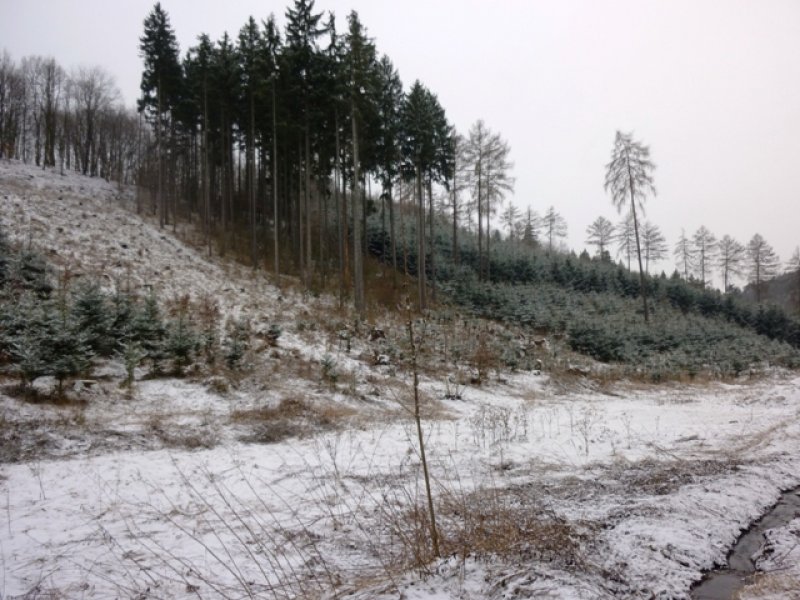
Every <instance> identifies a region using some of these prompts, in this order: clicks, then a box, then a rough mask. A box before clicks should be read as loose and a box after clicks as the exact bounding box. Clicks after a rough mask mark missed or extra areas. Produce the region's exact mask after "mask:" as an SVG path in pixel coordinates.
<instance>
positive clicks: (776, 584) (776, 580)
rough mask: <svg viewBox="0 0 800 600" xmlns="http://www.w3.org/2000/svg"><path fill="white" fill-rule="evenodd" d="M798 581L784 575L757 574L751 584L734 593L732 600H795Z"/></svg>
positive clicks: (798, 586)
mask: <svg viewBox="0 0 800 600" xmlns="http://www.w3.org/2000/svg"><path fill="white" fill-rule="evenodd" d="M799 590H800V579H798V578H797V577H796V576H794V575H789V574H784V573H757V574H756V575H754V576H753V582H752V583H749V584H748V585H746V586H745V587H743V588H742V589H741V590H739V591H738V592H736V594H735V595H734V596H733V600H760V599H763V600H770V599H772V598H787V599H789V598H797V597H798V594H800V591H799Z"/></svg>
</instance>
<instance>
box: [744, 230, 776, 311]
mask: <svg viewBox="0 0 800 600" xmlns="http://www.w3.org/2000/svg"><path fill="white" fill-rule="evenodd" d="M747 262H748V267H749V273H750V283H752V284H753V287H754V288H755V290H756V301H758V302H761V293H762V288H763V287H764V282H765V281H766V280H767V279H770V278H772V277H774V276H775V275H776V274H777V272H778V265H779V264H780V259H779V258H778V255H777V254H775V250H773V249H772V246H770V245H769V244H768V243H767V241H766V240H765V239H764V238H763V237H761V235H759V234H758V233H757V234H755V235H754V236H753V237H752V239H751V240H750V241H749V242H748V244H747Z"/></svg>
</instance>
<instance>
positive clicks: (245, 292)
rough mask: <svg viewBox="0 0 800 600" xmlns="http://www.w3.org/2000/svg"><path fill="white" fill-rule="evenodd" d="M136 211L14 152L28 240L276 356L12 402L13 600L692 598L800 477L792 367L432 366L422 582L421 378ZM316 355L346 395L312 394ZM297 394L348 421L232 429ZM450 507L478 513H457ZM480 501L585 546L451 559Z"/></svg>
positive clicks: (114, 195) (1, 206)
mask: <svg viewBox="0 0 800 600" xmlns="http://www.w3.org/2000/svg"><path fill="white" fill-rule="evenodd" d="M59 197H60V200H59V199H58V198H59ZM133 208H134V202H133V197H132V194H131V192H130V191H129V190H124V189H123V190H122V191H120V190H119V189H117V187H116V186H114V185H111V184H108V183H105V182H102V181H98V180H94V179H86V178H82V177H78V176H75V175H67V176H61V175H59V174H57V173H53V172H50V171H42V170H39V169H34V168H31V167H24V166H22V165H19V164H17V163H8V162H3V161H0V216H2V225H3V227H4V228H5V229H6V230H7V231H8V232H9V233H10V235H11V237H12V238H13V239H14V240H16V241H20V242H25V241H27V240H28V239H29V238H30V239H32V240H33V241H34V243H35V244H36V245H37V246H38V247H39V248H41V249H43V250H44V252H45V254H46V255H47V256H48V259H49V260H53V261H54V262H56V263H57V264H59V265H60V267H61V268H65V267H69V268H70V269H71V270H74V271H81V272H84V273H87V274H89V273H91V274H92V275H94V276H99V277H101V278H104V280H105V281H108V282H109V285H110V286H111V285H114V282H116V281H119V280H122V279H124V280H127V281H129V282H131V283H132V284H133V285H135V286H142V287H144V286H146V285H154V286H155V287H156V289H158V290H159V292H160V293H161V294H164V295H166V296H176V295H181V294H190V295H191V296H192V297H194V298H200V297H203V296H204V295H209V296H212V297H213V298H215V299H216V300H217V301H218V302H219V305H220V310H221V313H222V314H223V315H224V316H229V315H236V316H245V317H247V318H249V319H251V320H252V322H254V323H255V325H256V328H262V329H264V330H265V329H266V328H267V327H268V326H269V325H271V324H278V325H280V326H281V327H282V328H283V331H284V334H283V335H282V336H281V338H280V340H279V343H278V348H276V349H274V350H275V351H276V352H277V353H278V354H279V355H280V358H279V359H274V358H270V357H268V356H267V355H268V352H265V353H264V354H263V355H260V356H259V358H258V359H257V360H260V361H262V362H260V363H259V365H261V367H259V368H260V369H261V368H262V367H263V369H265V370H266V369H271V370H270V371H269V372H268V373H265V374H263V375H262V376H260V377H259V376H253V377H251V378H248V379H246V380H243V381H241V382H238V383H237V384H236V385H233V386H232V387H231V389H229V390H228V391H219V390H216V388H215V387H214V385H212V382H210V381H207V380H203V379H191V378H190V379H169V378H165V379H154V380H140V381H137V383H136V387H135V391H134V393H133V394H132V395H130V396H128V395H127V393H126V392H125V391H123V390H120V389H119V386H118V378H116V377H115V375H114V374H115V373H119V370H120V365H115V364H114V363H113V362H111V363H108V364H106V365H105V367H104V369H105V370H106V372H105V373H100V375H101V376H98V377H97V379H98V381H97V383H96V384H94V385H93V386H92V387H90V388H87V389H86V390H84V391H82V392H81V395H82V397H83V398H84V399H85V403H82V404H80V405H67V406H55V405H48V404H32V403H26V402H23V401H21V400H19V399H17V398H12V397H9V396H7V395H4V394H3V393H2V392H0V423H2V425H1V426H2V427H3V428H8V430H9V431H10V432H12V434H13V435H15V436H17V437H18V438H19V440H21V441H20V443H22V442H24V441H25V440H27V441H28V442H30V443H29V444H28V445H27V446H25V448H24V452H22V453H21V454H20V456H19V457H17V459H15V460H11V459H9V460H8V462H5V463H2V464H0V597H2V598H13V597H15V596H21V595H24V594H27V593H30V592H32V591H35V592H36V593H39V594H41V595H43V594H45V593H47V592H48V591H53V592H54V593H58V594H60V595H61V596H63V597H66V598H72V597H81V598H109V597H142V598H144V597H153V598H197V597H198V596H200V597H210V598H213V597H264V598H282V597H314V596H317V595H321V596H326V595H332V594H331V592H330V589H331V587H336V588H337V589H338V590H339V592H340V593H341V594H342V595H344V594H345V593H347V592H349V593H350V594H351V596H352V597H356V598H385V599H389V598H398V597H401V598H407V599H419V600H423V599H424V600H439V599H446V598H458V599H464V600H473V599H474V600H477V599H481V598H514V597H530V598H533V597H535V598H562V599H572V598H574V599H578V598H688V597H689V589H690V587H691V585H692V583H693V582H695V581H697V580H698V579H699V578H700V577H701V575H702V572H703V571H704V570H707V569H710V568H712V567H714V566H716V565H722V564H724V562H725V559H726V555H727V552H728V550H729V549H730V547H731V545H732V544H733V542H734V541H735V540H736V538H737V537H738V535H739V533H740V532H741V531H742V530H743V529H744V528H746V527H747V526H748V525H749V524H750V523H751V522H752V521H753V520H754V519H756V518H757V517H758V516H759V515H760V514H761V513H762V512H763V511H764V510H765V509H766V508H767V507H769V506H770V505H771V504H772V503H774V502H775V500H776V499H777V497H778V495H779V493H780V491H781V490H785V489H789V488H791V487H794V486H796V485H798V483H800V453H798V448H800V419H798V416H800V377H798V376H797V374H792V373H785V372H774V373H771V374H770V375H769V376H768V377H764V378H761V379H753V380H741V381H737V382H728V383H697V384H664V385H660V386H649V385H640V384H635V383H628V382H617V383H613V384H604V385H599V384H592V383H589V382H588V381H583V380H579V381H577V382H573V383H569V384H566V385H564V384H562V383H561V382H558V381H555V380H550V378H549V377H547V376H546V375H537V374H533V373H518V374H510V375H507V376H504V377H505V378H504V380H503V381H498V380H493V381H490V382H488V383H487V384H485V385H484V386H483V387H480V388H477V387H473V386H465V388H464V389H463V393H462V398H461V399H460V400H447V399H445V398H444V396H445V391H446V386H445V385H444V384H443V383H442V381H441V380H438V379H437V378H436V377H434V376H427V377H424V378H423V383H422V388H423V392H424V396H425V398H426V399H427V400H426V403H427V404H428V405H429V406H432V407H433V408H431V411H432V412H429V413H426V414H428V416H427V417H426V419H425V422H424V432H425V436H426V437H425V440H426V451H427V454H428V459H429V461H430V464H431V470H432V480H433V482H434V485H433V491H434V495H435V496H436V498H437V501H438V502H440V503H441V505H442V506H443V507H445V509H444V510H443V511H442V514H441V515H440V518H441V521H440V525H441V531H442V537H443V538H444V539H445V542H446V544H449V545H446V547H447V548H448V549H449V554H448V555H447V556H446V557H445V558H442V559H441V560H439V561H435V562H433V564H432V566H430V567H428V568H425V569H421V570H420V569H415V568H413V560H409V547H410V545H412V546H413V543H411V542H409V538H413V537H414V535H416V532H417V530H415V529H414V527H415V526H420V525H419V524H418V523H417V524H416V525H415V521H414V517H413V511H412V510H410V509H411V507H413V506H414V505H417V504H419V505H422V503H423V485H422V479H421V468H420V461H419V457H418V453H417V442H416V430H415V427H414V423H413V421H412V420H411V419H410V417H409V415H408V414H407V412H406V411H405V410H404V409H403V407H402V405H403V403H404V402H405V398H407V397H408V390H409V388H408V386H409V385H410V378H409V376H408V375H407V374H405V373H403V372H402V371H399V370H398V371H397V372H395V369H394V368H393V367H392V366H388V367H387V366H373V365H371V364H369V363H368V362H365V361H364V360H362V359H360V358H358V357H359V356H360V355H362V354H364V353H369V352H370V351H372V350H373V348H372V347H371V346H370V345H369V343H368V342H366V341H363V340H362V339H360V338H358V339H354V341H353V344H354V346H353V349H352V351H351V352H349V353H348V352H347V351H346V349H343V348H342V347H340V345H338V344H337V342H336V341H332V339H331V336H330V335H329V333H328V332H327V331H326V329H325V328H324V327H322V326H320V327H318V328H316V329H312V330H310V331H309V330H308V329H305V330H303V331H301V330H299V329H298V328H297V327H296V323H297V321H298V320H307V321H313V320H314V319H315V316H316V315H319V314H321V311H324V310H328V311H330V310H331V307H332V306H333V305H334V304H335V303H334V302H333V301H332V300H330V299H328V298H324V297H323V298H319V299H314V298H309V297H304V296H303V295H302V294H300V293H296V292H293V291H291V289H290V288H289V287H288V286H287V287H285V289H283V290H278V289H276V288H275V287H274V286H272V284H271V283H270V281H269V278H268V276H267V274H263V273H259V272H257V273H253V271H252V270H251V269H249V268H246V267H240V266H231V265H230V264H228V263H226V262H224V261H222V260H220V259H218V258H208V257H207V256H205V254H204V253H203V252H202V250H201V249H197V248H194V247H192V246H191V244H189V243H184V242H182V241H180V240H179V239H177V238H175V237H173V236H172V235H171V233H169V232H168V231H161V230H159V228H158V226H157V224H154V223H153V222H152V221H150V220H149V218H147V217H140V216H137V215H136V214H135V212H134V211H133ZM84 215H85V216H84ZM183 235H185V236H186V237H187V238H188V237H190V236H189V234H188V233H184V234H183ZM324 314H326V315H330V312H328V313H324ZM325 318H329V317H325ZM341 320H342V322H343V323H347V318H346V317H341ZM387 329H388V327H387ZM326 354H328V355H330V356H332V357H333V358H334V359H335V361H336V364H337V368H338V369H339V370H340V371H341V372H342V373H347V377H348V378H349V379H350V381H351V382H350V383H340V384H339V386H338V388H337V389H335V390H331V389H329V387H328V386H327V385H324V384H323V383H322V382H321V381H320V380H319V376H318V369H319V366H318V363H319V360H320V359H321V358H322V357H323V356H325V355H326ZM314 369H316V370H314ZM348 387H352V388H354V390H355V393H353V391H352V390H348V389H346V388H348ZM287 397H300V398H304V399H308V400H309V401H310V402H313V403H314V404H315V406H327V407H329V408H331V409H333V408H336V409H338V410H345V409H346V411H347V412H346V414H347V415H349V416H348V417H347V418H346V419H344V423H343V425H340V426H337V427H334V428H333V429H325V428H317V429H315V428H313V427H310V428H309V430H308V431H306V432H297V431H294V432H292V434H291V435H289V436H288V437H285V438H282V439H280V440H279V441H277V442H275V443H270V444H258V443H248V442H245V441H242V440H243V432H245V431H246V430H247V429H248V427H249V426H250V424H249V423H248V422H246V421H242V418H241V417H240V416H239V417H237V415H241V414H242V412H246V411H247V410H249V409H254V408H259V407H264V406H273V407H274V406H276V405H278V403H279V402H280V401H281V399H285V398H287ZM434 409H435V410H434ZM194 438H197V439H196V440H195V439H194ZM14 439H17V438H14ZM31 440H33V441H37V440H38V441H37V443H33V442H31ZM459 503H462V504H463V505H464V506H465V507H466V512H464V513H463V514H462V513H459V512H458V511H455V512H454V511H452V510H450V511H448V510H447V508H446V507H447V506H448V505H449V506H453V505H459ZM480 503H483V504H480ZM491 510H496V511H498V512H502V511H506V512H507V513H508V515H511V516H512V517H513V516H515V515H520V514H534V515H537V516H538V515H541V516H542V518H543V519H545V520H546V522H547V523H555V524H557V525H559V526H563V529H560V530H557V529H552V530H549V529H543V530H542V531H563V532H565V533H564V535H565V536H566V537H565V538H564V540H565V543H567V542H566V540H572V542H574V543H575V544H576V549H575V550H574V551H571V550H570V549H569V548H567V547H566V546H565V547H564V548H559V549H557V550H558V551H556V550H554V549H553V548H551V547H549V546H548V543H551V544H552V543H553V541H552V540H548V539H544V537H546V535H544V536H543V538H542V539H524V540H522V541H519V540H514V539H512V538H509V541H508V543H509V544H510V548H509V550H508V551H507V552H502V551H499V550H496V549H495V550H491V551H479V550H476V551H474V552H471V553H469V554H467V555H461V554H459V553H458V552H456V549H457V546H455V545H453V544H452V543H451V541H452V539H454V537H455V536H456V534H457V533H458V532H459V526H460V524H461V525H463V524H464V523H467V522H470V523H472V522H473V521H474V520H475V519H479V518H480V516H481V515H482V514H483V513H484V512H485V513H486V515H489V516H491V512H490V511H491ZM481 511H483V512H481ZM515 511H520V512H515ZM3 513H4V514H3ZM479 513H480V514H479ZM487 518H488V517H487ZM512 521H513V519H512ZM543 522H544V521H543ZM506 524H507V522H506ZM420 527H421V531H422V533H423V534H424V533H425V529H424V524H423V525H422V526H420ZM799 528H800V522H798V521H797V520H795V521H794V522H792V523H790V524H789V525H788V526H787V527H785V528H780V529H778V530H774V531H773V532H770V534H769V544H770V547H771V548H772V551H771V552H770V554H769V556H768V557H765V558H764V559H763V560H762V561H761V566H763V567H764V569H765V570H773V571H775V570H779V569H782V568H783V566H785V565H790V566H791V565H794V566H792V567H791V568H793V569H795V570H794V571H791V572H790V574H794V575H795V576H798V574H797V571H796V569H797V567H796V565H797V564H798V563H800V560H798V558H800V555H798V552H800V550H798V545H797V539H798V538H797V536H798V529H799ZM554 535H555V534H554ZM423 539H424V535H423ZM572 542H569V543H572ZM417 549H418V548H417ZM545 550H547V552H545ZM548 552H549V553H550V554H548ZM551 554H552V555H551ZM781 560H782V561H783V562H780V561H781ZM782 565H783V566H782ZM778 572H779V573H781V574H783V575H786V573H785V572H784V571H778ZM749 597H751V598H758V597H768V596H758V595H752V596H749ZM785 597H786V598H789V597H791V596H790V595H787V596H785Z"/></svg>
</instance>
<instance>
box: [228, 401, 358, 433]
mask: <svg viewBox="0 0 800 600" xmlns="http://www.w3.org/2000/svg"><path fill="white" fill-rule="evenodd" d="M354 415H355V411H354V410H352V409H350V408H348V407H345V406H341V405H334V404H328V405H325V406H317V405H312V404H310V403H309V402H307V401H306V400H304V399H302V398H301V397H299V396H287V397H285V398H283V399H282V400H281V401H280V402H279V403H278V404H277V405H276V406H262V407H258V408H249V409H244V410H237V411H234V412H233V413H231V417H230V418H231V422H232V423H234V424H238V425H243V426H245V427H246V428H247V429H248V430H249V431H248V433H246V434H244V435H243V436H241V437H240V439H241V440H242V441H244V442H252V443H260V444H272V443H276V442H280V441H281V440H284V439H287V438H290V437H304V436H308V435H310V434H312V433H317V432H319V431H324V430H330V429H335V428H337V427H339V426H340V425H341V424H342V422H343V421H345V420H346V419H348V418H349V417H352V416H354Z"/></svg>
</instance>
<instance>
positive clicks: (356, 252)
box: [350, 101, 366, 319]
mask: <svg viewBox="0 0 800 600" xmlns="http://www.w3.org/2000/svg"><path fill="white" fill-rule="evenodd" d="M350 109H351V114H352V118H351V120H352V123H353V197H352V199H351V200H352V202H353V279H354V282H355V309H356V312H358V316H359V318H361V319H363V318H364V316H365V314H364V313H365V310H366V301H365V298H364V265H363V262H362V261H363V255H362V253H361V209H362V200H361V193H360V190H359V184H360V181H359V179H360V177H361V173H360V168H361V165H360V164H359V160H360V157H359V154H358V121H357V120H356V106H355V101H351V107H350Z"/></svg>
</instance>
